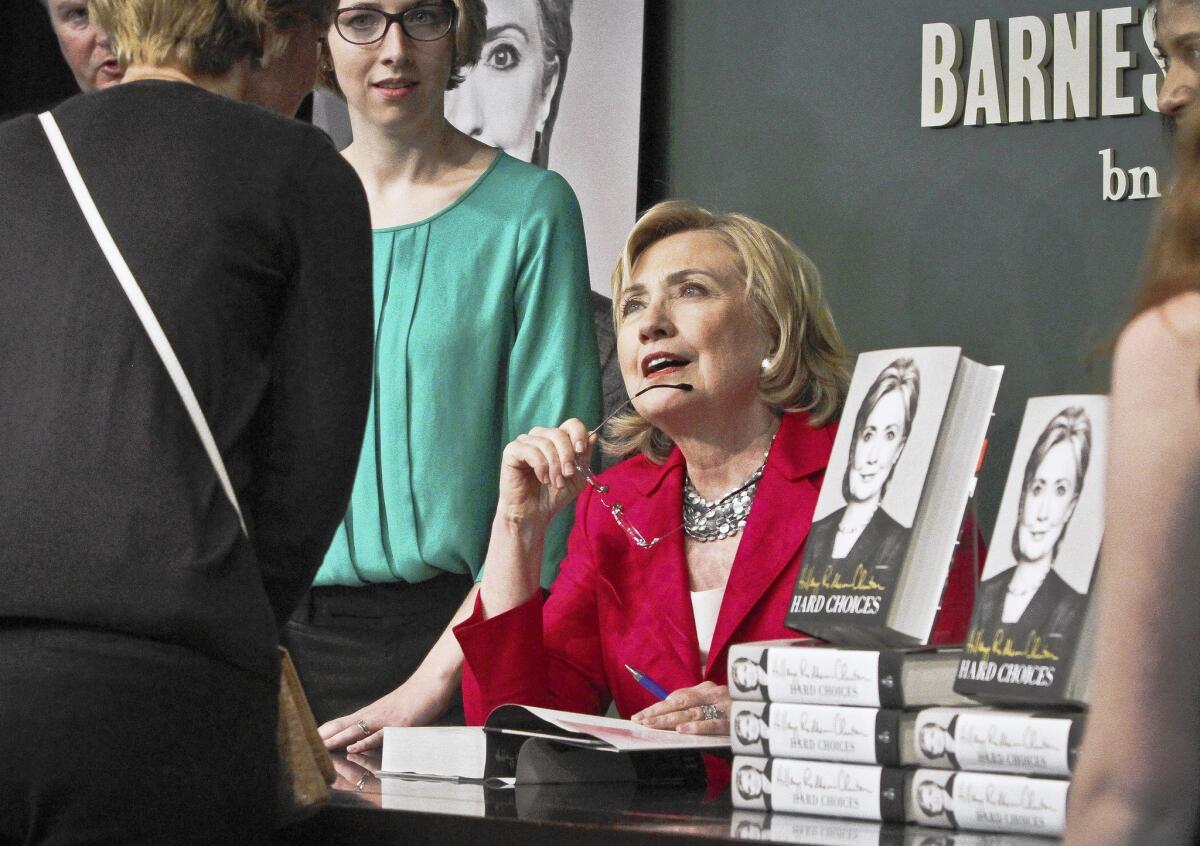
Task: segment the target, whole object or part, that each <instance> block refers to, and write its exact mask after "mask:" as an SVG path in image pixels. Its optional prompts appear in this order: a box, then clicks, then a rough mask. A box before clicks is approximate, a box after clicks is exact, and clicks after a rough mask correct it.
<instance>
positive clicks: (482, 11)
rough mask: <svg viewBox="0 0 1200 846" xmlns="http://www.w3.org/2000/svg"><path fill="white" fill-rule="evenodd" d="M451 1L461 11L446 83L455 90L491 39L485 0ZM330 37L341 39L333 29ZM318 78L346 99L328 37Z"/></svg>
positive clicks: (322, 52)
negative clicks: (464, 73) (488, 32)
mask: <svg viewBox="0 0 1200 846" xmlns="http://www.w3.org/2000/svg"><path fill="white" fill-rule="evenodd" d="M447 2H448V3H450V4H451V5H452V6H454V9H455V12H456V13H457V14H456V19H455V23H454V59H453V61H452V62H451V64H450V79H449V81H447V83H446V90H447V91H453V90H454V89H455V88H457V87H458V86H459V85H461V84H462V81H463V80H464V79H465V78H466V77H464V76H463V73H462V71H463V68H465V67H469V66H471V65H473V64H475V63H476V62H478V61H479V56H480V54H481V53H482V52H483V42H484V39H485V38H487V5H486V4H485V3H484V0H447ZM336 11H337V0H335V2H334V12H335V13H336ZM331 22H332V18H331ZM329 37H331V38H337V37H339V36H338V34H337V33H336V32H332V30H331V34H330V36H329ZM317 80H318V82H320V84H321V85H323V86H324V87H326V88H328V89H329V90H330V91H332V92H333V93H334V94H336V95H338V96H339V97H341V98H342V99H345V97H346V95H345V94H343V93H342V88H341V86H340V85H338V81H337V73H336V72H335V71H334V68H333V54H331V53H330V52H329V42H328V38H327V39H326V40H325V41H323V42H321V68H320V70H319V71H318V73H317Z"/></svg>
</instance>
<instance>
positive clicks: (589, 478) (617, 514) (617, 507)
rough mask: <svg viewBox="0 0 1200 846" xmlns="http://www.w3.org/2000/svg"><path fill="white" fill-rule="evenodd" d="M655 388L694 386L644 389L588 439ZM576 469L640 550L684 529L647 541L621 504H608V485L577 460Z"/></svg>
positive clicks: (615, 410) (674, 530) (615, 412)
mask: <svg viewBox="0 0 1200 846" xmlns="http://www.w3.org/2000/svg"><path fill="white" fill-rule="evenodd" d="M655 388H674V389H675V390H677V391H690V390H692V386H691V385H689V384H688V383H687V382H680V383H679V384H677V385H650V386H649V387H646V388H642V389H641V390H640V391H638V392H637V393H636V394H634V395H633V396H631V397H630V398H629V399H627V400H626V401H625V402H623V403H621V404H620V405H619V406H617V407H616V408H615V409H613V411H612V413H611V414H609V415H608V416H607V417H605V418H604V419H603V420H601V421H600V425H599V426H597V427H596V428H595V429H593V430H592V431H590V432H588V437H589V438H591V436H592V435H594V434H596V433H597V432H599V431H600V430H601V429H603V428H604V424H605V423H607V422H608V421H609V420H612V419H613V417H615V416H616V415H617V414H618V413H620V412H622V411H624V410H625V409H626V408H628V407H629V406H631V405H632V404H633V401H634V400H635V399H637V398H638V397H640V396H641V395H642V394H644V393H647V392H648V391H653V390H654V389H655ZM575 469H576V470H578V471H579V472H580V473H582V474H583V478H584V480H585V481H586V482H587V483H588V484H589V485H591V486H592V487H593V488H594V489H595V490H596V498H597V499H599V500H600V504H601V505H603V506H604V507H605V508H607V509H608V511H609V513H610V514H612V517H613V520H615V521H616V523H617V525H618V526H620V527H621V529H622V530H623V531H624V532H625V534H627V535H629V539H630V540H631V541H633V542H634V544H636V545H637V546H639V547H640V548H642V549H650V548H651V547H653V546H655V545H656V544H657V543H658V542H659V541H660V540H662V539H663V538H665V537H666V536H667V535H669V534H672V533H674V532H678V531H679V530H680V529H682V528H683V524H682V523H680V524H679V525H678V526H676V527H675V528H674V529H672V530H671V531H670V532H667V533H666V534H663V535H659V536H658V537H656V538H655V539H654V540H650V541H648V540H646V537H645V535H643V534H642V533H641V532H639V531H638V530H637V527H635V526H634V525H633V524H632V523H630V522H629V521H628V520H627V519H625V506H623V505H622V504H621V503H619V502H613V503H612V504H611V505H610V504H609V503H608V501H607V500H606V499H605V498H604V495H605V494H606V493H608V485H604V484H601V483H599V482H597V481H596V477H595V476H593V475H592V471H591V470H590V469H589V468H588V467H587V465H585V464H580V463H579V460H578V459H576V460H575Z"/></svg>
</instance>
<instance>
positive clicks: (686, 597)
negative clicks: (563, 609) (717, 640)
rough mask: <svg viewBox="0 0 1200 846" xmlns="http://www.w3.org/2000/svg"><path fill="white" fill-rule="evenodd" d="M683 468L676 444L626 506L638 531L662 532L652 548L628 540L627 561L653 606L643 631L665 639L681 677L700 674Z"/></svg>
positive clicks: (653, 534)
mask: <svg viewBox="0 0 1200 846" xmlns="http://www.w3.org/2000/svg"><path fill="white" fill-rule="evenodd" d="M685 472H686V468H685V465H684V461H683V455H682V454H681V453H680V451H679V449H678V448H676V449H675V450H673V451H672V453H671V455H670V457H669V458H668V459H667V460H666V462H665V463H664V464H663V465H662V470H661V472H659V473H657V474H655V475H653V476H651V477H649V478H648V479H646V480H645V482H644V483H643V485H642V489H641V490H640V491H639V492H640V493H641V494H642V497H643V498H642V500H641V501H640V502H639V507H638V508H637V509H636V510H633V509H631V510H630V511H629V512H627V514H628V516H629V518H630V521H631V522H632V523H633V525H634V526H636V527H637V529H638V531H640V532H642V534H643V535H644V536H645V537H646V539H647V540H652V539H653V538H655V537H659V536H661V537H662V540H661V541H659V543H658V544H656V545H655V546H654V548H653V549H648V550H647V549H639V548H638V547H637V546H635V545H634V544H633V542H632V541H630V544H629V549H630V550H631V552H630V557H629V562H630V564H631V565H632V566H634V567H638V568H640V570H641V577H640V578H639V579H638V581H639V586H640V590H641V591H642V592H643V595H644V596H645V597H648V598H649V599H648V600H647V603H646V604H647V605H648V606H650V607H651V608H653V622H654V623H655V626H654V629H653V630H652V631H647V632H646V636H647V637H648V638H652V639H654V640H658V641H659V642H660V643H661V642H662V641H663V640H666V642H667V643H669V644H670V646H671V650H672V652H673V653H674V655H675V657H676V658H678V660H679V662H680V664H681V665H682V669H683V670H685V671H686V676H685V678H692V679H699V678H700V642H699V640H698V639H697V637H696V621H695V617H694V616H693V614H692V597H691V589H690V586H689V583H688V571H687V557H686V554H685V551H684V534H683V528H682V527H683V477H684V474H685Z"/></svg>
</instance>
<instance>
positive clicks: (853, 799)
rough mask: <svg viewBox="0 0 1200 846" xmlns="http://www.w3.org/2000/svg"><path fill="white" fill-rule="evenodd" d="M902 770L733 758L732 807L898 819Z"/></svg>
mask: <svg viewBox="0 0 1200 846" xmlns="http://www.w3.org/2000/svg"><path fill="white" fill-rule="evenodd" d="M905 787H906V784H905V771H904V770H898V769H892V768H889V767H876V766H868V765H864V764H834V763H827V762H822V761H801V760H794V759H791V758H754V757H750V756H746V755H738V756H736V757H735V758H734V759H733V787H732V795H733V806H734V807H735V808H745V809H747V810H753V811H784V812H787V813H793V814H814V815H817V816H823V817H846V818H849V819H860V820H877V821H884V822H888V821H890V822H903V821H904V801H905Z"/></svg>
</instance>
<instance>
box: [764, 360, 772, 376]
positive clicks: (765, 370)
mask: <svg viewBox="0 0 1200 846" xmlns="http://www.w3.org/2000/svg"><path fill="white" fill-rule="evenodd" d="M770 367H771V359H769V358H764V359H763V360H762V370H763V373H766V372H767V370H769V369H770Z"/></svg>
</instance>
